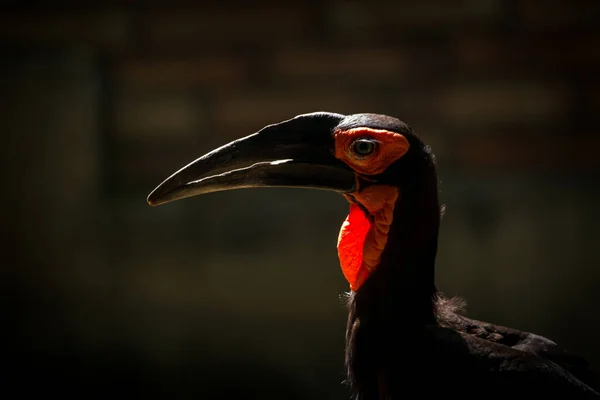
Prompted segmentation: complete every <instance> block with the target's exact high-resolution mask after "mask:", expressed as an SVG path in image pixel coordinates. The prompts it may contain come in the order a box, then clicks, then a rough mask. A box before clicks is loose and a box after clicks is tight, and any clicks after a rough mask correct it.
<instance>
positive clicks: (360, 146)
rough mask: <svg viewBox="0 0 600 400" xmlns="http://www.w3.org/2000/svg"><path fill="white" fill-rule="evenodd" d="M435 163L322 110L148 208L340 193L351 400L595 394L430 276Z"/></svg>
mask: <svg viewBox="0 0 600 400" xmlns="http://www.w3.org/2000/svg"><path fill="white" fill-rule="evenodd" d="M435 164H436V163H435V157H434V155H433V153H432V151H431V149H430V148H429V146H427V145H425V144H424V143H423V142H422V141H421V139H420V138H419V137H418V136H417V135H416V134H415V133H414V132H413V131H412V129H411V128H410V127H409V126H408V125H407V124H405V123H404V122H402V121H400V120H398V119H396V118H393V117H389V116H385V115H378V114H354V115H349V116H345V115H341V114H334V113H326V112H318V113H311V114H303V115H299V116H297V117H295V118H292V119H290V120H287V121H284V122H281V123H278V124H273V125H269V126H267V127H265V128H263V129H261V130H260V131H258V132H257V133H255V134H252V135H250V136H247V137H245V138H242V139H238V140H236V141H234V142H231V143H229V144H227V145H225V146H222V147H220V148H218V149H215V150H213V151H211V152H210V153H207V154H206V155H204V156H202V157H200V158H199V159H197V160H195V161H194V162H192V163H190V164H188V165H187V166H185V167H183V168H182V169H180V170H179V171H177V172H175V173H174V174H172V175H171V176H170V177H169V178H167V179H166V180H165V181H164V182H163V183H161V184H160V185H159V186H158V187H157V188H156V189H155V190H154V191H153V192H152V193H151V194H150V195H149V196H148V202H149V203H150V204H151V205H159V204H163V203H166V202H170V201H174V200H179V199H182V198H185V197H190V196H195V195H199V194H205V193H210V192H214V191H220V190H230V189H238V188H248V187H268V186H285V187H299V188H312V189H325V190H332V191H336V192H338V193H341V194H342V195H343V196H344V197H346V199H347V200H348V201H349V203H350V213H349V215H348V217H347V218H346V221H345V222H344V224H343V225H342V228H341V230H340V235H339V238H338V255H339V258H340V266H341V268H342V273H343V275H344V277H345V278H346V279H347V281H348V283H349V286H350V292H349V294H348V297H347V305H348V322H347V327H346V349H345V363H346V369H347V371H346V373H347V379H346V383H347V384H348V386H349V388H350V391H351V395H352V398H353V399H356V400H380V399H404V398H415V397H424V396H452V395H456V396H459V397H460V398H462V399H465V398H466V399H471V398H472V399H475V398H477V399H479V398H481V397H485V398H507V397H512V398H515V397H516V398H522V397H523V398H524V397H528V396H535V397H540V396H545V395H548V396H550V395H557V396H559V397H561V398H568V399H585V398H600V395H599V394H598V391H599V390H600V384H599V383H598V377H597V376H596V375H595V374H594V373H593V372H592V371H591V370H590V369H589V368H588V366H587V363H586V362H585V360H584V359H583V358H581V357H578V356H575V355H571V354H569V353H567V352H566V351H564V350H563V349H561V348H560V347H559V346H558V345H556V344H555V343H554V342H552V341H551V340H549V339H547V338H544V337H541V336H538V335H535V334H532V333H528V332H521V331H518V330H515V329H511V328H507V327H502V326H497V325H493V324H489V323H485V322H481V321H476V320H473V319H469V318H467V317H465V316H464V315H462V314H461V308H462V307H461V305H462V304H461V300H460V299H454V298H446V297H445V296H443V295H442V293H440V292H439V291H438V290H437V288H436V286H435V280H434V275H435V274H434V271H435V259H436V254H437V245H438V233H439V225H440V219H441V207H440V204H439V200H438V187H437V184H438V179H437V175H436V168H435Z"/></svg>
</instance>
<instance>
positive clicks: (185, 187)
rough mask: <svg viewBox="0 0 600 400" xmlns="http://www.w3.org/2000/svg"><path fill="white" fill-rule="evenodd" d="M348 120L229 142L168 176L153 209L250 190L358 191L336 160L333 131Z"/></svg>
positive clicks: (280, 128)
mask: <svg viewBox="0 0 600 400" xmlns="http://www.w3.org/2000/svg"><path fill="white" fill-rule="evenodd" d="M343 118H344V116H343V115H340V114H332V113H324V112H320V113H312V114H303V115H299V116H297V117H295V118H292V119H290V120H287V121H284V122H281V123H278V124H274V125H269V126H267V127H265V128H263V129H261V130H260V131H258V132H257V133H255V134H252V135H250V136H246V137H244V138H241V139H238V140H235V141H233V142H231V143H228V144H226V145H224V146H222V147H219V148H218V149H215V150H213V151H211V152H209V153H207V154H205V155H203V156H202V157H200V158H198V159H197V160H196V161H194V162H192V163H190V164H188V165H187V166H185V167H183V168H182V169H180V170H179V171H177V172H175V173H174V174H173V175H171V176H170V177H168V178H167V179H166V180H165V181H164V182H163V183H161V184H160V185H158V187H157V188H156V189H154V190H153V191H152V193H150V195H149V196H148V204H150V205H152V206H157V205H160V204H163V203H168V202H170V201H175V200H179V199H183V198H186V197H191V196H196V195H200V194H205V193H211V192H217V191H221V190H231V189H241V188H251V187H296V188H312V189H325V190H333V191H336V192H341V193H350V192H353V191H354V189H355V186H356V178H355V175H354V172H353V171H352V169H350V168H349V167H348V166H347V165H346V164H344V163H343V162H342V161H340V160H338V159H336V158H335V157H334V155H333V147H334V143H333V137H332V132H333V130H334V128H335V127H336V126H337V125H338V124H339V122H340V121H341V120H342V119H343Z"/></svg>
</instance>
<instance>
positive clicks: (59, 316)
mask: <svg viewBox="0 0 600 400" xmlns="http://www.w3.org/2000/svg"><path fill="white" fill-rule="evenodd" d="M84 3H85V2H76V1H67V0H56V1H53V2H47V3H46V2H41V1H12V2H10V1H9V2H6V1H5V2H3V6H2V14H1V16H0V50H1V54H2V55H1V58H0V60H1V61H0V73H1V75H2V86H1V87H2V89H1V94H2V95H1V97H0V99H1V103H0V105H1V107H0V129H1V132H2V135H1V137H2V140H1V143H2V147H1V149H2V154H1V155H0V160H1V161H0V162H1V166H2V196H0V199H1V200H0V201H1V204H0V205H1V206H2V212H3V213H2V221H3V222H2V226H3V230H2V233H3V240H2V243H3V247H4V250H3V251H2V254H3V256H2V259H3V261H2V264H3V266H2V268H1V269H0V273H1V275H0V282H1V285H2V292H3V296H2V298H3V299H4V300H3V305H2V310H1V314H2V320H4V323H3V324H2V331H3V336H4V335H6V336H5V337H6V338H5V340H3V344H4V346H5V349H4V350H3V351H2V353H3V354H4V356H2V359H3V361H2V363H3V370H4V371H5V372H3V373H2V374H1V375H0V376H1V378H0V379H1V380H3V381H4V384H3V388H7V387H10V386H12V385H14V387H17V388H18V390H19V393H20V394H21V395H24V394H31V393H44V394H59V395H63V396H67V395H77V396H81V397H82V398H90V397H95V395H110V396H112V397H119V396H121V395H134V396H137V395H140V396H141V395H144V396H145V397H158V398H192V397H195V398H215V399H222V398H235V397H245V398H264V399H270V398H278V399H281V398H284V399H322V398H330V399H344V398H347V397H348V393H347V391H346V389H345V388H344V387H343V385H342V384H341V382H342V380H343V379H344V375H343V339H344V329H345V317H346V311H345V309H344V307H343V304H342V301H341V300H340V295H341V294H342V293H343V292H345V291H346V290H348V287H347V283H346V281H345V280H344V278H343V276H342V273H341V271H340V268H339V264H338V259H337V252H336V248H335V245H336V240H337V234H338V230H339V227H340V225H341V223H342V221H343V219H344V218H345V215H346V213H347V210H348V205H347V203H346V201H345V200H344V199H343V198H342V197H341V196H337V195H335V194H333V193H328V192H320V191H304V190H298V189H296V190H294V189H254V190H242V191H232V192H221V193H215V194H211V195H207V196H201V197H198V198H194V199H189V200H184V201H181V202H176V203H173V204H168V205H165V206H162V207H159V208H151V207H149V206H148V205H147V204H146V196H147V194H148V193H149V192H150V191H151V190H152V189H153V188H154V187H155V186H156V185H157V184H158V183H160V182H161V181H162V180H163V179H164V178H165V177H166V176H168V175H170V174H171V173H172V172H174V171H175V170H176V169H178V168H180V167H181V166H183V165H185V164H187V163H188V162H190V161H192V160H193V159H195V158H196V157H198V156H200V155H202V154H203V153H205V152H207V151H208V150H211V149H212V148H214V147H215V146H218V145H221V144H224V143H226V142H228V141H230V140H232V139H235V138H238V137H241V136H245V135H247V134H250V133H252V132H254V131H256V130H258V129H260V128H261V127H262V126H264V125H266V124H269V123H273V122H277V121H280V120H284V119H288V118H291V117H293V116H295V115H297V114H301V113H306V112H312V111H319V110H327V111H335V112H340V113H355V112H377V113H387V114H391V115H393V116H397V117H399V118H401V119H403V120H405V121H406V122H408V123H409V124H411V125H412V126H413V128H414V129H415V130H416V131H417V132H418V133H420V134H421V135H422V137H423V138H424V140H425V141H426V142H428V143H430V144H431V145H432V146H433V149H434V151H435V152H436V154H437V157H438V161H439V164H438V170H439V175H440V179H441V200H442V201H443V202H444V203H445V204H446V205H447V213H446V216H445V217H444V219H443V223H442V231H441V237H440V250H439V256H438V266H437V283H438V287H439V288H440V289H441V290H442V291H444V292H445V293H447V294H450V295H460V296H464V297H465V298H466V299H467V301H468V312H469V315H470V316H472V317H475V318H478V319H484V320H489V321H492V322H496V323H499V324H505V325H509V326H513V327H516V328H520V329H524V330H530V331H534V332H536V333H539V334H542V335H546V336H548V337H551V338H552V339H554V340H555V341H557V342H559V343H561V344H562V345H564V346H565V347H566V348H567V349H569V350H571V351H573V352H576V353H580V354H582V355H584V356H586V357H587V358H588V360H589V361H590V362H591V363H592V365H594V367H595V368H596V369H598V367H600V346H599V345H598V340H597V338H598V335H599V334H600V320H599V316H598V312H597V310H598V307H597V306H598V304H599V301H600V290H599V289H600V285H599V283H600V271H599V267H600V251H599V249H598V244H599V243H598V238H599V237H600V228H599V227H598V221H599V220H600V218H599V217H600V207H599V206H598V204H599V203H600V187H599V185H598V173H599V172H600V161H599V157H598V151H599V148H600V139H599V137H598V133H600V132H599V131H598V129H599V128H598V127H599V123H600V118H599V112H598V109H599V107H600V83H599V80H598V72H599V67H600V40H599V39H600V24H599V23H598V21H599V20H600V13H599V11H600V2H598V1H597V0H591V1H577V2H575V1H567V0H558V1H553V2H542V1H534V0H512V1H500V0H485V1H457V2H450V1H448V2H446V1H441V0H423V1H419V2H416V1H412V2H404V1H389V2H382V1H377V2H366V1H335V0H328V1H295V0H294V1H288V2H267V1H255V2H248V3H246V4H245V5H238V4H237V3H232V2H227V1H220V2H212V3H210V4H208V3H207V4H202V2H183V1H170V2H163V1H150V0H148V1H89V2H87V3H85V4H84ZM49 4H50V5H49ZM6 384H8V386H7V385H6ZM3 397H4V396H3Z"/></svg>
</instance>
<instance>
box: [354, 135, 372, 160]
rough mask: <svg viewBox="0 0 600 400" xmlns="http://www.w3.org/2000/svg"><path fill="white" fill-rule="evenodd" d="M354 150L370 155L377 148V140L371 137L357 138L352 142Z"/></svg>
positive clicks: (357, 152)
mask: <svg viewBox="0 0 600 400" xmlns="http://www.w3.org/2000/svg"><path fill="white" fill-rule="evenodd" d="M352 150H353V151H354V153H356V154H357V155H359V156H361V157H364V156H368V155H369V154H371V153H372V152H373V151H374V150H375V141H374V140H370V139H364V138H363V139H357V140H355V141H354V143H352Z"/></svg>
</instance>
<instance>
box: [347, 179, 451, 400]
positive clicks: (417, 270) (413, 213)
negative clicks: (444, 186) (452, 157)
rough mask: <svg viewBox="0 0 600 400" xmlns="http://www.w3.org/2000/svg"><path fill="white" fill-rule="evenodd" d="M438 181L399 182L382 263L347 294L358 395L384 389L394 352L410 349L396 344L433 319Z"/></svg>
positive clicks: (351, 370) (351, 367)
mask: <svg viewBox="0 0 600 400" xmlns="http://www.w3.org/2000/svg"><path fill="white" fill-rule="evenodd" d="M421 178H425V177H421ZM436 179H437V178H436V177H435V174H432V176H430V177H429V178H428V179H415V180H412V181H411V184H410V185H408V186H403V190H402V192H401V193H400V196H399V198H398V200H397V202H396V204H395V207H394V219H393V221H394V222H393V223H392V225H391V227H390V231H389V235H388V241H387V245H386V247H385V249H384V251H383V253H382V256H381V263H380V264H379V266H378V267H377V268H376V270H375V271H373V273H372V274H371V275H370V276H369V278H368V279H367V280H366V281H365V282H364V284H363V285H362V286H361V287H360V288H359V290H358V291H357V292H354V293H351V294H350V296H349V299H348V308H349V315H348V325H347V330H346V367H347V373H348V383H349V384H350V386H351V387H352V389H353V391H355V392H356V393H362V396H358V398H380V396H382V395H383V391H385V385H384V384H382V382H381V379H382V377H383V376H385V375H386V371H388V370H389V367H391V365H392V363H398V362H401V361H399V360H398V359H397V358H396V357H395V356H394V354H396V355H397V354H407V353H410V351H411V350H410V349H408V350H407V349H401V348H400V346H404V345H405V343H411V342H412V341H413V339H418V336H419V334H420V332H422V330H423V328H425V326H426V325H430V324H435V323H436V317H435V306H434V301H435V297H436V293H437V291H436V288H435V284H434V266H435V257H436V253H437V240H438V230H439V222H440V207H439V203H438V197H437V184H436V183H437V182H436ZM398 327H400V329H398ZM383 379H385V378H383ZM382 385H383V386H382ZM367 392H368V393H370V394H369V395H368V396H367V395H366V394H365V393H367Z"/></svg>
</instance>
